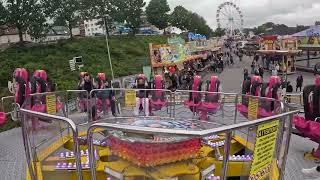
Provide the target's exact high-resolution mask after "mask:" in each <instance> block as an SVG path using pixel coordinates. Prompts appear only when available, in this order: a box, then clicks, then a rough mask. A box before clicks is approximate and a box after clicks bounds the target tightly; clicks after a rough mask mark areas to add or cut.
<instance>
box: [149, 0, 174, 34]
mask: <svg viewBox="0 0 320 180" xmlns="http://www.w3.org/2000/svg"><path fill="white" fill-rule="evenodd" d="M169 11H170V7H169V4H168V2H167V0H151V1H150V2H149V4H148V6H147V8H146V14H147V18H148V21H149V22H150V23H151V24H153V25H155V26H156V27H157V28H159V29H165V28H166V27H168V21H169V14H168V12H169Z"/></svg>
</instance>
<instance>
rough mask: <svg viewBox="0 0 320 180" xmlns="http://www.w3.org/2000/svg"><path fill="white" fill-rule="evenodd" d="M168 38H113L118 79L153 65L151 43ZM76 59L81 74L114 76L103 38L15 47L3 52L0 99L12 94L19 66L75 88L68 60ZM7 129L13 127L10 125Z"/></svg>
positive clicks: (75, 75)
mask: <svg viewBox="0 0 320 180" xmlns="http://www.w3.org/2000/svg"><path fill="white" fill-rule="evenodd" d="M166 39H167V37H165V36H137V37H133V36H113V37H111V39H110V51H111V53H110V54H111V58H112V63H113V69H114V73H115V76H116V77H119V76H125V75H129V74H135V73H139V72H141V71H142V66H144V65H147V64H150V62H149V43H154V44H163V43H166ZM75 56H82V57H83V61H84V68H83V69H81V71H86V72H90V73H91V74H93V75H95V74H97V73H98V72H105V73H107V74H108V76H109V77H111V73H110V66H109V61H108V53H107V45H106V41H105V38H104V37H92V38H83V39H74V40H64V41H61V42H59V43H58V44H51V45H37V46H33V47H18V46H15V47H11V48H9V49H6V50H5V51H3V52H0V97H2V96H6V95H10V94H9V92H8V90H7V87H6V86H7V82H8V81H11V78H12V77H11V75H12V72H13V71H14V69H15V68H17V67H24V68H26V69H27V70H28V71H29V73H30V74H31V73H33V72H34V71H35V70H37V69H43V70H46V71H47V73H48V77H49V79H50V81H51V82H54V83H57V84H58V89H59V90H65V89H74V88H75V87H76V85H77V82H78V75H79V71H76V72H71V71H70V67H69V60H70V59H72V58H73V57H75ZM0 110H1V109H0ZM7 126H9V128H10V127H11V124H10V123H8V124H7ZM0 131H1V129H0Z"/></svg>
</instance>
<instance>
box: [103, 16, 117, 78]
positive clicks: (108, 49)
mask: <svg viewBox="0 0 320 180" xmlns="http://www.w3.org/2000/svg"><path fill="white" fill-rule="evenodd" d="M106 21H107V17H104V18H103V23H104V28H105V30H106V42H107V51H108V59H109V65H110V70H111V77H112V80H114V73H113V68H112V61H111V55H110V47H109V38H108V29H107V23H106Z"/></svg>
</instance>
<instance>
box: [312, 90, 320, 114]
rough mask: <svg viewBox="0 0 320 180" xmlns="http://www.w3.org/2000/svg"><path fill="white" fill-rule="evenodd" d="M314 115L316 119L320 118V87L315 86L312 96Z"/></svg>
mask: <svg viewBox="0 0 320 180" xmlns="http://www.w3.org/2000/svg"><path fill="white" fill-rule="evenodd" d="M312 105H313V107H312V108H313V115H314V116H315V117H314V119H315V118H317V117H320V86H315V88H314V91H313V95H312Z"/></svg>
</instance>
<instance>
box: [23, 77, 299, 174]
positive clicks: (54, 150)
mask: <svg viewBox="0 0 320 180" xmlns="http://www.w3.org/2000/svg"><path fill="white" fill-rule="evenodd" d="M155 79H156V81H159V82H158V83H161V78H160V77H159V76H157V77H155ZM275 79H278V78H275ZM156 84H157V83H156ZM218 84H219V83H218V80H217V77H212V78H211V81H210V84H209V86H208V90H207V91H201V90H202V89H201V77H198V76H196V77H195V78H194V82H193V86H192V87H193V90H192V91H176V92H171V91H166V90H163V89H161V88H155V89H148V90H147V89H100V90H93V91H91V92H90V93H87V92H86V91H73V90H72V91H61V92H54V93H53V92H52V93H37V94H32V95H30V96H29V97H28V98H27V99H26V101H25V103H24V104H23V105H22V107H21V109H20V110H19V114H20V116H21V121H22V132H23V133H22V134H23V141H24V146H25V152H26V158H27V170H26V171H27V176H26V179H32V180H35V179H38V180H41V179H45V180H51V179H52V180H53V179H78V180H82V179H88V180H89V179H93V180H94V179H99V180H100V179H128V180H133V179H163V180H172V179H186V180H198V179H223V180H225V179H227V178H229V177H235V178H245V179H283V177H284V172H285V166H286V159H287V154H288V148H289V143H290V137H291V126H292V119H293V115H294V114H295V113H297V112H298V111H290V110H289V109H288V108H287V107H286V106H285V105H284V104H283V103H282V102H281V101H278V100H276V99H272V98H267V97H255V96H251V95H249V94H246V95H241V94H233V93H223V92H217V89H218V88H217V87H218ZM160 87H161V86H160ZM272 87H273V86H271V88H270V92H272ZM257 88H258V87H257ZM198 90H200V91H198ZM101 93H111V94H113V98H112V101H114V102H115V104H116V109H117V110H116V116H114V114H112V113H110V102H109V103H107V102H106V106H104V107H103V106H102V105H101V103H103V102H104V101H103V99H101V98H100V96H99V94H101ZM89 94H90V95H89ZM271 94H272V93H271ZM79 97H81V98H79ZM86 97H90V98H86ZM271 97H273V96H271ZM79 99H80V100H81V101H82V103H83V104H84V106H85V107H86V108H79V106H78V105H77V104H79V103H80V102H79ZM72 104H76V106H72ZM238 107H241V110H239V109H238ZM244 109H245V110H244ZM265 112H267V114H268V117H265V115H264V114H265ZM93 116H94V117H96V121H92V119H93Z"/></svg>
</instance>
